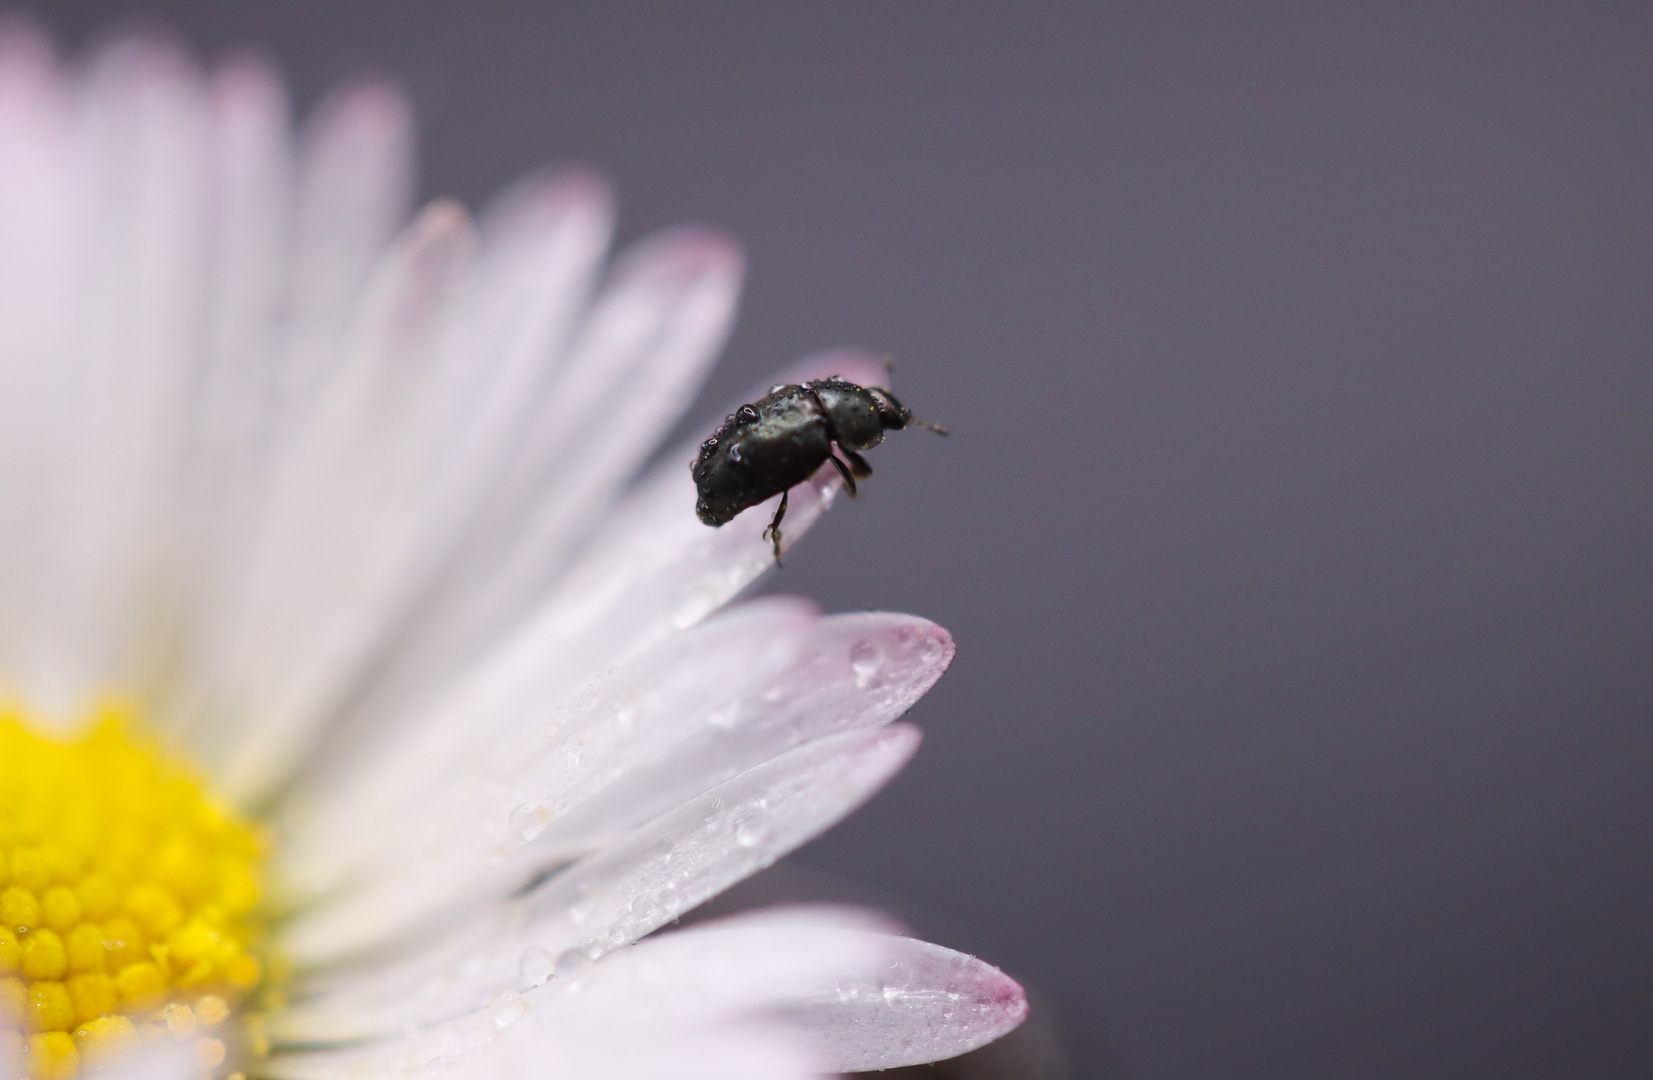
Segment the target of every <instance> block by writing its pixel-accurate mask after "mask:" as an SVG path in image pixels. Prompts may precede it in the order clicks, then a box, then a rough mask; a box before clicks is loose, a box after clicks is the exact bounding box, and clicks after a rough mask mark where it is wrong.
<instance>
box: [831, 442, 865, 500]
mask: <svg viewBox="0 0 1653 1080" xmlns="http://www.w3.org/2000/svg"><path fill="white" fill-rule="evenodd" d="M845 453H847V454H849V456H850V457H852V458H853V457H855V456H856V455H855V454H854V452H852V451H848V450H846V451H845ZM827 460H828V461H830V462H832V467H833V468H834V469H837V470H838V475H839V476H842V477H843V478H844V486H845V487H847V488H849V497H850V498H852V499H853V498H855V497H856V496H857V495H859V494H861V493H860V492H859V491H856V490H855V477H854V476H853V475H851V473H850V471H849V466H848V465H845V464H844V463H843V462H842V461H839V460H838V455H837V454H834V453H833V452H832V451H830V450H828V451H827ZM862 464H865V462H862Z"/></svg>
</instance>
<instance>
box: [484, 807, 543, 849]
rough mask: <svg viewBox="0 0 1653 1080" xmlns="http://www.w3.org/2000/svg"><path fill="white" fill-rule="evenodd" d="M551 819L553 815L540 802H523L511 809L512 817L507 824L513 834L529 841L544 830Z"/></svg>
mask: <svg viewBox="0 0 1653 1080" xmlns="http://www.w3.org/2000/svg"><path fill="white" fill-rule="evenodd" d="M495 820H496V821H497V820H498V819H497V818H496V819H495ZM550 820H551V815H550V814H549V813H547V812H546V809H545V807H543V806H541V805H539V804H538V803H523V804H522V805H521V806H519V807H517V808H516V809H515V810H512V811H511V818H510V820H509V821H508V822H507V823H506V824H507V827H508V828H509V829H510V830H511V835H512V836H514V837H516V838H517V839H518V840H521V841H523V842H524V843H527V842H528V841H529V840H532V839H533V838H534V837H536V836H538V835H539V834H540V833H542V832H544V831H545V826H546V823H548V822H549V821H550Z"/></svg>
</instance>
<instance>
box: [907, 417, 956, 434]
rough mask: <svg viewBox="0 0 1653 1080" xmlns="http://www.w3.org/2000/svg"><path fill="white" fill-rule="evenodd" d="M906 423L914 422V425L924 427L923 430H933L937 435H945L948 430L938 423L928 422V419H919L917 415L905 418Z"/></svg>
mask: <svg viewBox="0 0 1653 1080" xmlns="http://www.w3.org/2000/svg"><path fill="white" fill-rule="evenodd" d="M907 423H909V424H914V425H916V426H918V427H921V428H923V429H924V430H925V431H933V432H935V433H936V434H937V435H946V434H948V431H947V429H946V428H944V427H942V426H941V425H940V424H932V423H930V422H929V421H928V420H920V419H919V418H918V417H916V416H913V417H909V418H908V419H907Z"/></svg>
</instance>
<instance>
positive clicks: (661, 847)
mask: <svg viewBox="0 0 1653 1080" xmlns="http://www.w3.org/2000/svg"><path fill="white" fill-rule="evenodd" d="M676 846H677V845H675V844H673V843H672V838H671V837H669V836H662V837H661V838H660V839H658V840H656V841H655V842H654V850H655V851H656V852H658V853H660V854H661V855H667V856H669V855H671V853H672V848H674V847H676Z"/></svg>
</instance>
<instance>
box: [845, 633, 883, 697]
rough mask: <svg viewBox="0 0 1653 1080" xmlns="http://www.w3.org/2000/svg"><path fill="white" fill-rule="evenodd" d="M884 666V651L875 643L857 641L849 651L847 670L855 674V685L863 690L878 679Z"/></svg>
mask: <svg viewBox="0 0 1653 1080" xmlns="http://www.w3.org/2000/svg"><path fill="white" fill-rule="evenodd" d="M883 666H884V649H883V647H882V646H880V645H879V644H878V643H877V642H875V641H857V642H856V643H855V644H854V645H852V646H851V647H850V650H849V669H850V670H851V671H853V672H854V673H855V685H856V687H857V688H858V689H861V690H865V689H866V688H867V687H869V686H871V685H872V681H873V680H874V679H875V678H877V677H878V672H879V670H880V669H882V668H883Z"/></svg>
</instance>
